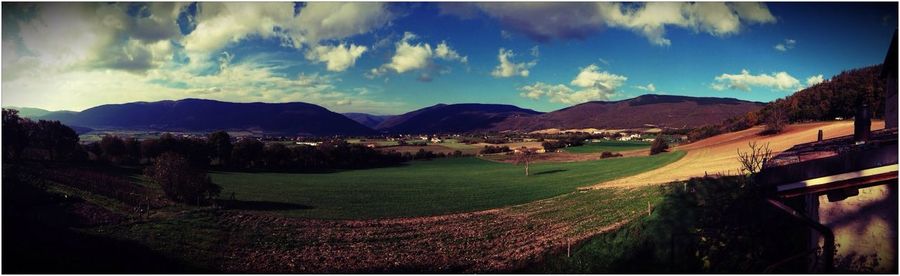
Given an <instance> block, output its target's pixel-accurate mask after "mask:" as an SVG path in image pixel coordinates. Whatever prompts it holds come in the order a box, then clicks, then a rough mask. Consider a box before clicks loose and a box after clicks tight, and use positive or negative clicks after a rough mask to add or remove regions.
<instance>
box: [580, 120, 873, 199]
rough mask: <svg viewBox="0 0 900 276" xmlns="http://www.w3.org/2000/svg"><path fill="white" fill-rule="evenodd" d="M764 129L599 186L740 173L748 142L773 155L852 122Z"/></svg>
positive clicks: (849, 129) (839, 132)
mask: <svg viewBox="0 0 900 276" xmlns="http://www.w3.org/2000/svg"><path fill="white" fill-rule="evenodd" d="M882 128H884V121H873V122H872V129H873V130H876V129H882ZM762 129H763V127H760V126H757V127H753V128H750V129H747V130H743V131H738V132H732V133H726V134H722V135H718V136H714V137H710V138H707V139H704V140H700V141H697V142H695V143H691V144H687V145H682V146H678V147H676V148H675V150H683V151H686V152H687V155H685V156H684V157H683V158H681V160H678V161H676V162H674V163H672V164H669V165H667V166H665V167H662V168H659V169H657V170H653V171H649V172H645V173H642V174H638V175H635V176H630V177H626V178H622V179H617V180H613V181H609V182H604V183H599V184H597V185H595V186H593V188H598V187H630V186H641V185H649V184H661V183H667V182H671V181H676V180H685V179H689V178H691V177H696V176H703V175H705V174H717V173H718V174H726V175H733V174H737V173H739V170H740V162H739V161H738V154H737V151H738V149H740V150H741V151H743V152H746V151H748V150H749V147H748V145H747V144H748V143H749V142H751V141H757V144H765V143H769V149H771V150H772V152H773V154H777V153H780V152H782V151H784V150H787V149H788V148H790V147H792V146H794V145H796V144H801V143H808V142H814V141H816V137H817V135H818V131H819V130H820V129H821V130H822V131H823V132H824V133H823V134H824V136H825V139H829V138H834V137H839V136H845V135H852V134H853V122H852V121H839V122H819V123H805V124H795V125H790V126H788V127H787V128H786V129H785V131H784V132H782V133H780V134H777V135H772V136H760V135H758V134H759V132H760V131H762Z"/></svg>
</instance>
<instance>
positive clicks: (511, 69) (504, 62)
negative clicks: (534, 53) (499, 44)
mask: <svg viewBox="0 0 900 276" xmlns="http://www.w3.org/2000/svg"><path fill="white" fill-rule="evenodd" d="M514 56H515V53H513V51H512V50H506V49H503V48H500V52H499V53H498V54H497V60H498V61H500V64H498V65H497V67H495V68H494V71H491V76H494V77H495V78H509V77H514V76H521V77H528V74H529V73H530V71H529V69H530V68H531V67H534V66H535V65H537V61H536V60H534V61H531V62H528V63H525V62H522V63H515V62H512V61H510V59H511V58H512V57H514Z"/></svg>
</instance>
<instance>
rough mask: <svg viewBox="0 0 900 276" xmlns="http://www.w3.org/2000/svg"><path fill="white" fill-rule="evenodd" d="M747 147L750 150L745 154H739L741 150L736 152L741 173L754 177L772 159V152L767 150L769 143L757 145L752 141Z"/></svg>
mask: <svg viewBox="0 0 900 276" xmlns="http://www.w3.org/2000/svg"><path fill="white" fill-rule="evenodd" d="M748 145H749V146H750V150H749V151H747V152H741V149H738V150H737V152H738V160H740V161H741V171H742V172H744V173H746V174H749V175H756V173H758V172H759V171H760V170H762V168H763V166H764V165H765V164H766V162H768V161H769V159H770V158H771V157H772V150H771V149H769V143H766V144H765V145H758V144H756V141H753V142H750V143H748Z"/></svg>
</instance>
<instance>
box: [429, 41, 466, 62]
mask: <svg viewBox="0 0 900 276" xmlns="http://www.w3.org/2000/svg"><path fill="white" fill-rule="evenodd" d="M434 55H435V56H436V57H438V58H441V59H444V60H458V61H459V62H462V63H468V62H469V57H465V56H460V55H459V53H457V52H456V50H453V49H450V46H448V45H447V42H446V41H441V44H438V45H437V47H435V48H434Z"/></svg>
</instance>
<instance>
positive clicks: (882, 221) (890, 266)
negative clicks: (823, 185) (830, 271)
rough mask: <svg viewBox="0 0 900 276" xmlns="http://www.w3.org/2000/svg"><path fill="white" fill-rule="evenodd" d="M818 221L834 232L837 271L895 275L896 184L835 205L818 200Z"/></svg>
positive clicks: (865, 190) (862, 192)
mask: <svg viewBox="0 0 900 276" xmlns="http://www.w3.org/2000/svg"><path fill="white" fill-rule="evenodd" d="M818 217H819V222H820V223H822V224H824V225H826V226H828V227H829V228H831V229H832V231H834V235H835V243H836V244H837V252H836V254H835V255H836V258H835V266H836V267H837V269H838V271H847V270H850V271H859V272H865V271H873V272H886V273H897V182H896V181H894V182H892V183H890V184H887V185H879V186H873V187H868V188H863V189H860V190H859V195H857V196H853V197H848V198H847V199H844V200H842V201H838V202H828V197H827V196H825V195H822V196H819V208H818ZM823 243H824V241H823V240H822V239H821V238H819V246H822V244H823Z"/></svg>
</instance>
